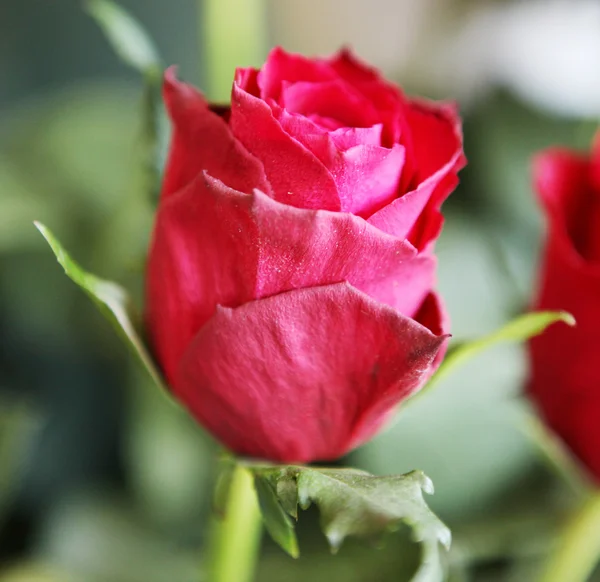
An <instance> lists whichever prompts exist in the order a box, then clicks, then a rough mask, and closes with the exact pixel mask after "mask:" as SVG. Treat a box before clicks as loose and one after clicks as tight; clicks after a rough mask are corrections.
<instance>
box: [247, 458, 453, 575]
mask: <svg viewBox="0 0 600 582" xmlns="http://www.w3.org/2000/svg"><path fill="white" fill-rule="evenodd" d="M247 467H248V469H249V470H250V471H251V472H252V473H253V475H254V482H255V485H256V490H257V494H258V498H259V504H260V507H261V512H262V515H263V520H264V522H265V527H266V529H267V531H268V532H269V534H270V535H271V537H272V538H273V540H274V541H275V542H277V543H278V544H279V545H280V546H281V547H282V548H283V549H284V550H285V551H286V552H287V553H288V554H290V555H291V556H293V557H297V556H298V554H299V552H298V542H297V539H296V534H295V531H294V520H295V519H296V518H297V515H298V507H300V508H301V509H308V507H309V506H310V505H311V504H313V503H314V504H315V505H317V506H318V508H319V511H320V515H321V528H322V530H323V533H324V534H325V536H326V538H327V540H328V542H329V545H330V548H331V551H332V552H333V553H335V552H337V550H338V549H339V548H340V547H341V545H342V543H343V541H344V540H345V539H346V538H347V537H349V536H354V537H358V538H366V539H378V538H380V537H381V536H382V535H383V534H385V533H387V532H392V531H395V530H397V529H398V528H399V527H400V526H401V525H402V524H406V525H408V526H409V527H410V528H411V529H412V531H413V538H414V540H415V541H417V542H419V543H421V544H422V548H423V551H422V561H421V566H420V567H419V569H418V571H417V573H416V574H415V576H414V577H413V582H426V581H427V582H438V581H441V580H442V567H441V564H440V556H439V544H442V545H443V546H444V547H446V548H449V546H450V541H451V534H450V530H449V529H448V528H447V527H446V526H445V525H444V524H443V523H442V522H441V521H440V520H439V518H438V517H437V516H436V515H435V514H434V513H433V512H432V511H431V510H430V509H429V507H428V506H427V504H426V502H425V500H424V498H423V491H425V492H426V493H430V494H431V493H433V485H432V483H431V481H430V480H429V478H428V477H426V476H425V475H424V474H423V473H422V472H421V471H412V472H411V473H407V474H405V475H392V476H385V477H379V476H375V475H371V474H370V473H367V472H365V471H360V470H357V469H345V468H317V467H304V466H295V465H289V466H271V465H253V464H248V465H247Z"/></svg>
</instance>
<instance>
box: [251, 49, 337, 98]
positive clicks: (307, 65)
mask: <svg viewBox="0 0 600 582" xmlns="http://www.w3.org/2000/svg"><path fill="white" fill-rule="evenodd" d="M336 78H337V75H336V74H335V71H333V70H332V69H331V67H330V66H329V64H328V63H327V62H326V61H324V60H320V59H308V58H306V57H304V56H302V55H295V54H290V53H286V52H285V51H284V50H283V49H282V48H280V47H276V48H274V49H273V50H272V51H271V52H270V53H269V56H268V57H267V61H266V62H265V64H264V65H263V66H262V68H261V70H260V72H259V73H258V86H259V88H260V95H258V94H255V95H256V96H257V97H259V96H260V98H261V99H264V100H265V101H266V100H273V101H279V99H280V96H281V90H282V88H283V85H284V83H286V82H287V83H288V84H290V83H297V82H299V81H308V82H313V83H317V82H326V81H335V80H336Z"/></svg>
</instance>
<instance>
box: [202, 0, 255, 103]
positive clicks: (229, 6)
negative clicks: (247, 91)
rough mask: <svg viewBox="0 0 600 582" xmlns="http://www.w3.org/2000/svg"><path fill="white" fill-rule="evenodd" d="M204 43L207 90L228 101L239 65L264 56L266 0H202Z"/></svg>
mask: <svg viewBox="0 0 600 582" xmlns="http://www.w3.org/2000/svg"><path fill="white" fill-rule="evenodd" d="M199 8H200V14H199V18H200V43H201V48H202V56H203V63H204V65H205V67H206V77H205V78H206V94H207V95H208V98H209V99H210V100H211V101H215V102H228V101H229V98H230V95H231V85H232V82H233V75H234V71H235V69H236V68H237V67H248V66H254V67H256V66H259V65H260V64H261V62H262V61H263V59H264V56H265V52H266V39H267V18H266V10H265V2H264V0H199Z"/></svg>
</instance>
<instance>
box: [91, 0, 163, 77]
mask: <svg viewBox="0 0 600 582" xmlns="http://www.w3.org/2000/svg"><path fill="white" fill-rule="evenodd" d="M86 7H87V10H88V12H89V13H90V14H91V15H92V16H93V17H94V18H95V19H96V21H97V22H98V24H99V25H100V26H101V27H102V30H103V31H104V33H105V34H106V37H107V39H108V40H109V42H110V44H111V45H112V47H113V49H114V50H115V52H116V53H117V54H118V55H119V57H120V58H121V59H122V60H123V61H124V62H125V63H127V64H128V65H130V66H131V67H133V68H134V69H137V70H138V71H139V72H140V73H143V74H146V73H148V72H149V71H151V70H153V69H154V70H160V57H159V56H158V50H157V49H156V47H155V45H154V43H153V42H152V39H151V38H150V36H149V35H148V34H147V33H146V31H145V30H144V29H143V28H142V26H141V25H140V24H139V23H138V22H137V21H136V20H135V19H134V18H133V17H132V16H131V15H130V14H129V13H128V12H127V11H126V10H124V9H123V8H121V7H120V6H118V5H117V4H114V3H113V2H109V1H108V0H88V2H87V3H86Z"/></svg>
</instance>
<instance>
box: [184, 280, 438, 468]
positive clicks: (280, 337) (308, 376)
mask: <svg viewBox="0 0 600 582" xmlns="http://www.w3.org/2000/svg"><path fill="white" fill-rule="evenodd" d="M444 339H445V338H444V337H438V336H435V335H433V334H432V333H431V332H430V331H429V330H427V329H426V328H424V327H423V326H421V325H419V324H418V323H416V322H415V321H413V320H412V319H409V318H407V317H404V316H401V315H400V314H398V313H397V312H396V311H395V310H393V309H390V308H388V307H385V306H383V305H381V304H380V303H377V302H376V301H373V300H372V299H370V298H369V297H367V296H366V295H364V294H362V293H360V292H358V291H357V290H356V289H354V288H353V287H351V286H350V285H348V284H346V283H341V284H337V285H328V286H324V287H316V288H310V289H301V290H297V291H291V292H289V293H283V294H280V295H276V296H273V297H269V298H267V299H263V300H259V301H253V302H251V303H248V304H246V305H243V306H242V307H238V308H237V309H224V308H219V309H218V310H217V312H216V313H215V315H214V316H213V318H212V319H211V320H210V321H209V322H208V323H207V324H206V325H205V326H204V327H203V329H202V330H201V331H200V332H199V333H198V335H197V336H196V337H195V338H194V341H193V342H192V344H191V345H190V347H189V349H188V350H187V351H186V353H185V355H184V357H183V359H182V362H181V366H180V369H179V373H180V376H179V381H178V383H177V388H176V390H175V391H176V394H177V396H178V397H179V398H180V399H181V400H182V401H183V402H185V404H186V405H187V406H188V407H189V408H190V410H191V411H192V413H193V414H194V415H195V416H196V417H197V418H198V420H199V421H200V422H201V423H202V424H203V425H204V426H205V427H207V428H208V429H209V430H210V431H211V432H212V433H213V434H214V435H215V436H216V437H217V438H218V439H219V440H220V441H221V442H223V443H224V444H225V445H226V446H228V447H229V448H230V449H231V450H233V451H235V452H237V453H239V454H242V455H248V456H252V457H259V458H267V459H271V460H277V461H281V462H309V461H316V460H331V459H335V458H338V457H339V456H341V455H342V454H344V453H345V452H347V451H348V450H349V448H351V447H352V446H354V445H355V443H354V442H353V435H354V434H355V431H356V430H357V427H359V426H360V425H361V424H362V422H363V417H364V414H365V411H369V410H372V409H375V408H378V407H380V406H381V407H387V408H388V409H389V407H392V406H394V405H395V404H397V403H399V402H401V401H402V400H404V399H405V398H407V397H408V396H409V395H410V394H412V393H413V392H414V391H415V390H417V389H418V388H419V387H420V385H421V383H422V380H423V378H424V377H425V376H426V374H427V373H428V371H429V366H430V365H431V362H432V361H433V359H434V358H435V355H436V354H437V352H438V350H439V349H440V346H441V344H442V343H443V342H444Z"/></svg>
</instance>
